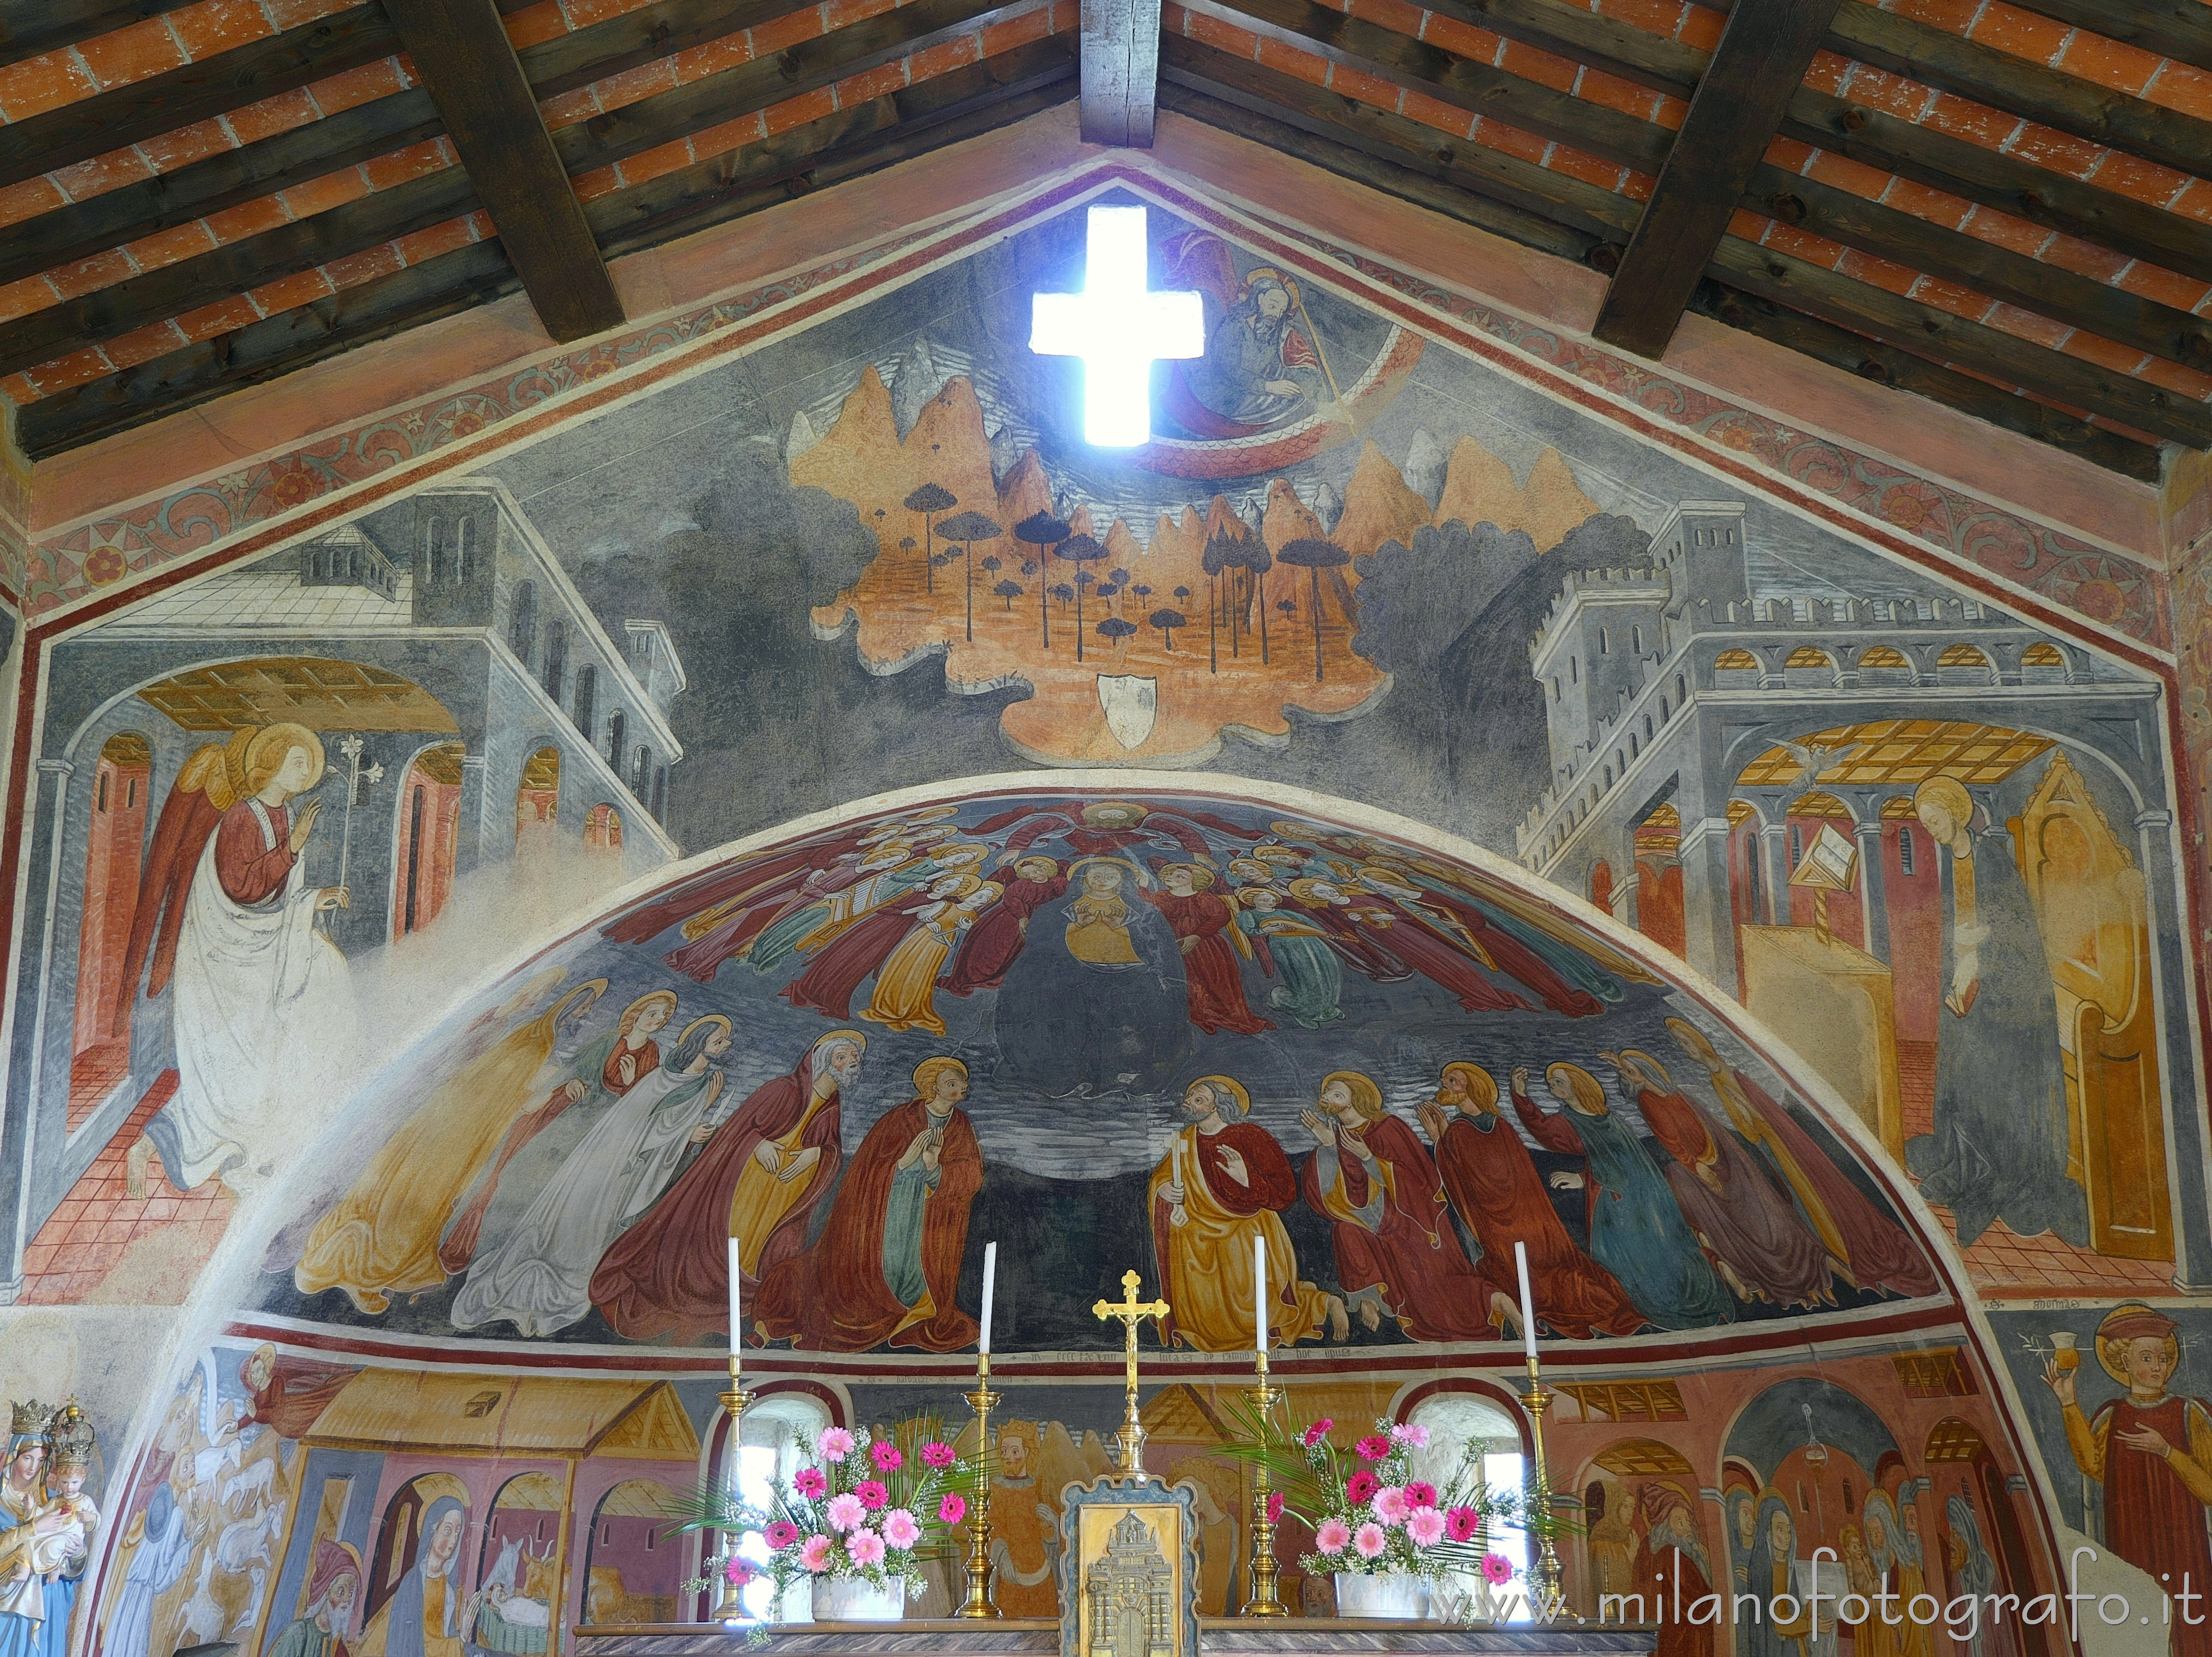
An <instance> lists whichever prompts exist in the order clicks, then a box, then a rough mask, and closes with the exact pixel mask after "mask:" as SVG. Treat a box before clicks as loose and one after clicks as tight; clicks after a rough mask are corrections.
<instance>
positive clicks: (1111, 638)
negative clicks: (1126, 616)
mask: <svg viewBox="0 0 2212 1657" xmlns="http://www.w3.org/2000/svg"><path fill="white" fill-rule="evenodd" d="M1136 630H1137V624H1136V623H1135V622H1125V621H1123V620H1122V619H1121V617H1120V616H1108V617H1107V618H1106V619H1105V620H1104V621H1103V622H1099V623H1098V636H1099V637H1100V638H1102V639H1103V640H1106V642H1107V644H1108V646H1114V645H1118V644H1120V643H1121V640H1124V639H1126V638H1127V637H1128V636H1129V635H1130V634H1133V633H1134V632H1135V631H1136Z"/></svg>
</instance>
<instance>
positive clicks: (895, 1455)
mask: <svg viewBox="0 0 2212 1657" xmlns="http://www.w3.org/2000/svg"><path fill="white" fill-rule="evenodd" d="M868 1454H869V1455H870V1456H872V1458H874V1460H875V1464H876V1471H877V1472H879V1473H895V1472H897V1471H898V1470H899V1469H900V1468H902V1467H903V1466H906V1457H905V1455H904V1454H902V1453H901V1451H900V1449H899V1447H898V1446H897V1445H896V1444H885V1443H883V1442H877V1443H874V1444H871V1445H869V1446H868Z"/></svg>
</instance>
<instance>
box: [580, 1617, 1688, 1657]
mask: <svg viewBox="0 0 2212 1657" xmlns="http://www.w3.org/2000/svg"><path fill="white" fill-rule="evenodd" d="M1198 1637H1199V1645H1200V1648H1201V1649H1202V1650H1203V1651H1206V1652H1207V1653H1218V1654H1220V1657H1337V1654H1339V1653H1350V1654H1355V1657H1369V1654H1384V1653H1387V1654H1403V1657H1642V1654H1644V1653H1647V1652H1650V1650H1652V1649H1653V1648H1655V1647H1656V1644H1657V1643H1658V1636H1657V1634H1656V1632H1655V1631H1654V1630H1651V1629H1650V1628H1648V1627H1638V1626H1634V1625H1631V1626H1628V1627H1625V1628H1624V1627H1621V1626H1620V1625H1618V1624H1615V1625H1613V1626H1610V1627H1606V1628H1600V1627H1598V1626H1596V1625H1595V1624H1581V1625H1577V1624H1576V1623H1575V1622H1574V1621H1573V1620H1572V1618H1571V1615H1570V1617H1569V1618H1568V1619H1567V1620H1566V1621H1565V1622H1564V1623H1559V1624H1553V1625H1552V1626H1551V1627H1549V1628H1531V1627H1528V1626H1527V1625H1526V1624H1516V1625H1512V1626H1508V1627H1498V1628H1464V1629H1463V1628H1455V1627H1454V1626H1452V1625H1451V1624H1448V1623H1397V1622H1387V1621H1384V1620H1383V1619H1382V1618H1365V1617H1361V1618H1304V1617H1282V1618H1272V1619H1270V1620H1267V1621H1265V1622H1261V1621H1256V1620H1255V1621H1249V1622H1248V1621H1246V1620H1245V1619H1243V1618H1236V1617H1230V1618H1221V1617H1201V1618H1199V1622H1198ZM571 1641H572V1650H573V1657H741V1654H744V1653H745V1651H746V1647H745V1643H744V1641H745V1635H744V1630H743V1629H725V1628H723V1627H721V1626H720V1624H714V1623H636V1624H607V1625H605V1626H599V1627H594V1626H592V1625H591V1624H585V1625H583V1626H582V1627H580V1628H577V1629H575V1630H573V1631H572V1634H571ZM756 1649H757V1652H758V1653H759V1654H760V1657H890V1654H900V1657H1059V1654H1060V1624H1058V1623H1057V1622H1044V1621H1032V1620H1029V1619H1026V1618H1012V1617H1009V1618H1004V1619H1003V1620H1000V1621H997V1622H964V1621H957V1620H956V1621H945V1622H924V1621H920V1620H910V1621H907V1622H901V1623H799V1624H791V1625H789V1626H788V1627H787V1628H784V1629H780V1630H775V1631H774V1632H773V1633H771V1634H770V1635H769V1641H768V1643H767V1644H766V1645H765V1646H762V1647H759V1648H756Z"/></svg>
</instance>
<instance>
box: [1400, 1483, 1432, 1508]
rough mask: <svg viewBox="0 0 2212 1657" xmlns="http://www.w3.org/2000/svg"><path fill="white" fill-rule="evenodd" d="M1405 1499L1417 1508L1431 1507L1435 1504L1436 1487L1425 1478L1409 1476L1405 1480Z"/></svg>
mask: <svg viewBox="0 0 2212 1657" xmlns="http://www.w3.org/2000/svg"><path fill="white" fill-rule="evenodd" d="M1406 1500H1407V1501H1408V1502H1411V1503H1413V1506H1415V1507H1417V1508H1433V1507H1435V1506H1436V1505H1437V1487H1436V1486H1435V1485H1433V1484H1430V1483H1429V1481H1428V1480H1427V1479H1425V1478H1409V1479H1407V1481H1406Z"/></svg>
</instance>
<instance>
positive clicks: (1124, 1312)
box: [1091, 1272, 1169, 1478]
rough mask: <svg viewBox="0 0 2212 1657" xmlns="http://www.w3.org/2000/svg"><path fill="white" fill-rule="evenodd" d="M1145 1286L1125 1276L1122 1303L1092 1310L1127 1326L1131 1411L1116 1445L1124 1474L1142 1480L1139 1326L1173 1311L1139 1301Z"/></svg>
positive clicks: (1106, 1303) (1163, 1304)
mask: <svg viewBox="0 0 2212 1657" xmlns="http://www.w3.org/2000/svg"><path fill="white" fill-rule="evenodd" d="M1143 1283H1144V1279H1143V1278H1139V1276H1138V1275H1137V1274H1136V1273H1135V1272H1123V1273H1122V1274H1121V1300H1120V1301H1119V1302H1115V1301H1109V1300H1103V1299H1102V1300H1100V1301H1099V1302H1097V1305H1095V1306H1093V1307H1092V1308H1091V1312H1092V1314H1094V1315H1096V1316H1097V1317H1098V1318H1100V1319H1102V1320H1103V1319H1106V1318H1119V1319H1121V1322H1122V1324H1123V1325H1124V1326H1125V1328H1124V1337H1125V1338H1124V1341H1123V1346H1122V1350H1123V1351H1124V1352H1125V1353H1126V1354H1127V1365H1128V1367H1127V1382H1126V1384H1127V1387H1128V1392H1129V1411H1128V1416H1127V1419H1125V1420H1124V1421H1123V1422H1122V1423H1121V1431H1120V1432H1118V1433H1116V1434H1115V1435H1114V1442H1115V1443H1116V1444H1118V1445H1120V1446H1121V1471H1122V1472H1125V1473H1127V1474H1129V1475H1130V1476H1131V1477H1133V1478H1135V1477H1141V1476H1142V1475H1143V1473H1144V1471H1145V1469H1144V1454H1145V1429H1144V1427H1143V1425H1142V1423H1139V1421H1138V1419H1137V1326H1138V1325H1139V1323H1141V1322H1143V1321H1144V1320H1146V1318H1164V1317H1165V1316H1167V1314H1168V1310H1169V1308H1168V1303H1167V1302H1165V1301H1140V1300H1139V1299H1138V1298H1137V1290H1138V1289H1139V1287H1141V1286H1142V1284H1143Z"/></svg>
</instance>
